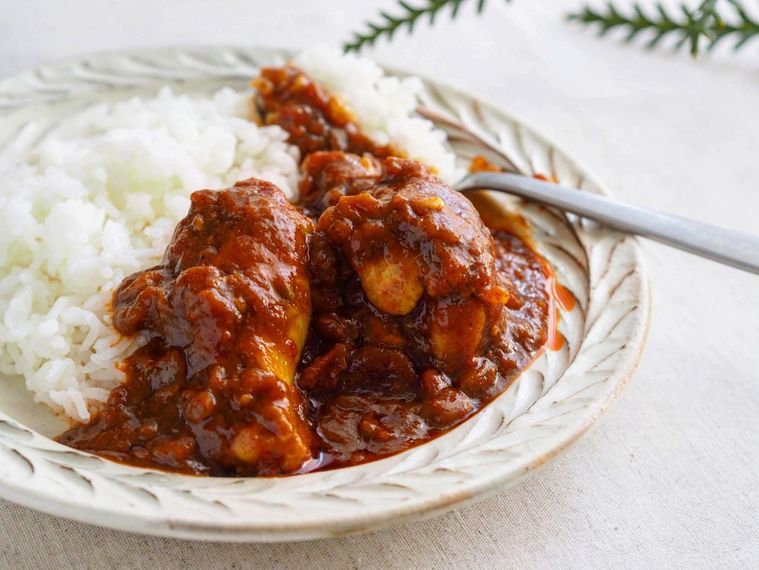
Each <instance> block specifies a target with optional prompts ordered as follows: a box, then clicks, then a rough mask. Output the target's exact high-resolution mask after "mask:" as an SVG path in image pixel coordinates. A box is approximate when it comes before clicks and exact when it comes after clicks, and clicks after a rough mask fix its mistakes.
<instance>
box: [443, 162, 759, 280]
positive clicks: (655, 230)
mask: <svg viewBox="0 0 759 570" xmlns="http://www.w3.org/2000/svg"><path fill="white" fill-rule="evenodd" d="M475 189H487V190H497V191H499V192H506V193H508V194H514V195H517V196H521V197H522V198H527V199H528V200H533V201H535V202H540V203H543V204H547V205H549V206H554V207H556V208H559V209H561V210H566V211H567V212H573V213H575V214H578V215H580V216H583V217H585V218H590V219H592V220H595V221H597V222H601V223H602V224H604V225H606V226H609V227H611V228H614V229H616V230H621V231H623V232H627V233H630V234H636V235H639V236H643V237H647V238H651V239H653V240H656V241H659V242H662V243H665V244H667V245H671V246H673V247H677V248H679V249H682V250H685V251H688V252H690V253H694V254H696V255H700V256H702V257H707V258H709V259H713V260H714V261H718V262H719V263H724V264H725V265H731V266H733V267H737V268H738V269H743V270H744V271H749V272H751V273H756V274H758V275H759V237H756V236H752V235H749V234H744V233H741V232H736V231H732V230H725V229H722V228H718V227H715V226H710V225H708V224H704V223H701V222H696V221H693V220H688V219H685V218H681V217H679V216H673V215H671V214H664V213H662V212H656V211H653V210H646V209H645V208H639V207H638V206H631V205H629V204H623V203H620V202H617V201H616V200H611V199H609V198H606V197H604V196H599V195H598V194H591V193H589V192H578V191H577V190H573V189H571V188H567V187H564V186H559V185H558V184H552V183H550V182H543V181H542V180H537V179H535V178H530V177H528V176H522V175H519V174H507V173H502V172H476V173H474V174H470V175H468V176H467V177H465V178H464V179H463V180H462V181H461V182H459V183H458V184H457V185H456V190H459V191H464V190H475Z"/></svg>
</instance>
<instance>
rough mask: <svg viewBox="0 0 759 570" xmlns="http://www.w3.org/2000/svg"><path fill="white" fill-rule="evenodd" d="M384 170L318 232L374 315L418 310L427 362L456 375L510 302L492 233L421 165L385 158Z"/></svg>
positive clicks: (343, 201)
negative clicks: (427, 346)
mask: <svg viewBox="0 0 759 570" xmlns="http://www.w3.org/2000/svg"><path fill="white" fill-rule="evenodd" d="M383 168H384V172H383V177H382V179H381V180H380V182H379V184H377V185H376V186H375V187H373V188H372V189H371V190H369V191H365V192H360V193H353V194H351V195H344V196H343V197H341V198H340V199H339V200H338V201H337V203H336V204H335V206H334V207H331V208H329V209H328V210H326V211H325V212H324V214H323V215H322V216H321V218H320V219H319V222H318V225H317V231H318V233H320V234H322V233H323V234H324V235H325V236H326V238H327V239H328V240H329V242H331V243H332V244H334V246H335V247H336V248H337V249H338V251H339V252H340V254H341V255H342V256H343V257H344V258H345V259H346V260H347V261H348V263H349V264H350V266H351V267H352V268H353V270H354V271H355V273H356V275H357V276H358V278H359V280H360V282H361V286H362V287H363V290H364V292H365V293H366V296H367V298H368V299H369V301H370V302H371V303H372V305H374V306H375V307H376V308H377V309H379V311H381V312H383V313H387V314H389V315H397V316H403V315H410V314H411V313H412V312H414V311H415V309H416V308H417V307H418V306H419V307H420V309H419V312H420V314H421V320H422V325H423V327H424V328H425V330H426V331H427V333H428V335H429V340H430V345H431V352H432V356H434V359H435V360H436V361H437V363H438V364H439V365H441V367H442V369H443V370H446V371H448V372H455V371H456V370H457V369H458V368H460V366H462V365H463V364H464V363H466V362H468V361H469V360H471V359H472V358H473V357H474V356H476V355H477V353H478V351H479V349H480V348H481V346H482V344H483V341H484V340H485V338H486V336H487V334H488V326H491V327H492V326H496V325H497V324H498V320H499V319H500V317H501V309H502V306H503V304H504V303H505V302H506V300H507V299H508V293H507V292H506V290H505V289H504V287H503V286H502V284H501V283H500V282H499V279H498V277H497V274H496V272H495V265H494V256H493V241H492V237H491V235H490V231H489V230H488V229H487V228H486V227H485V226H484V224H483V223H482V221H481V219H480V217H479V215H478V213H477V211H476V210H475V209H474V207H473V206H472V205H471V203H470V202H469V201H468V200H467V199H466V198H465V197H463V196H462V195H460V194H458V193H457V192H454V191H453V190H451V189H450V188H449V187H448V186H447V185H446V184H445V183H444V182H443V181H442V180H440V179H439V178H437V177H435V176H432V175H431V174H430V173H429V171H428V170H427V169H426V168H425V167H424V166H422V165H421V164H420V163H418V162H414V161H410V160H404V159H398V158H388V159H386V160H385V162H384V164H383ZM423 299H424V302H423V303H422V300H423Z"/></svg>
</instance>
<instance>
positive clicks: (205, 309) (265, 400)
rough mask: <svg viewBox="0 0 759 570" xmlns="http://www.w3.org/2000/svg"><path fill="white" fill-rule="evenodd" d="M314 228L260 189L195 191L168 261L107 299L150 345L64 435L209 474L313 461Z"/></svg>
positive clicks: (125, 327)
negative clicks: (305, 375)
mask: <svg viewBox="0 0 759 570" xmlns="http://www.w3.org/2000/svg"><path fill="white" fill-rule="evenodd" d="M312 230H313V224H312V222H311V221H310V220H309V219H308V218H306V217H305V216H303V215H302V214H300V213H299V212H298V211H297V209H296V208H295V207H293V206H291V205H290V204H289V203H288V202H287V200H286V199H285V196H284V194H283V193H282V192H281V191H280V190H279V189H278V188H277V187H276V186H274V185H272V184H270V183H268V182H264V181H261V180H255V179H251V180H248V181H245V182H240V183H238V184H236V185H235V186H234V187H233V188H230V189H228V190H223V191H211V190H203V191H199V192H195V193H194V194H193V195H192V206H191V208H190V212H189V214H188V215H187V217H186V218H184V219H183V220H182V221H181V222H180V223H179V225H178V226H177V229H176V231H175V233H174V236H173V238H172V241H171V243H170V245H169V246H168V248H167V250H166V254H165V256H164V260H163V263H162V264H161V265H160V266H158V267H154V268H152V269H149V270H146V271H143V272H140V273H136V274H134V275H132V276H130V277H128V278H127V279H125V280H124V282H123V283H122V284H121V286H120V287H119V288H118V290H117V291H116V293H115V295H114V325H115V327H116V329H117V330H118V331H119V332H121V333H122V334H125V335H134V334H137V333H140V334H143V335H145V336H147V337H148V338H149V342H148V344H147V345H146V346H145V347H144V348H142V349H140V350H139V351H138V352H137V353H135V355H133V356H132V357H130V358H129V359H127V361H126V363H125V368H126V372H127V381H126V382H125V384H124V385H123V386H122V387H120V388H119V389H118V390H116V391H115V392H114V395H113V396H112V398H111V400H110V401H109V402H108V404H107V405H106V407H105V409H104V410H103V411H102V412H101V413H100V414H99V415H97V416H96V417H95V419H94V420H93V421H92V422H91V423H90V424H88V425H86V426H79V427H76V428H74V429H73V430H70V431H69V432H68V433H67V434H64V436H63V437H62V439H61V440H62V441H64V442H65V443H68V444H69V445H73V446H74V447H78V448H80V449H89V450H95V451H98V452H101V454H103V453H102V452H106V454H107V453H108V452H110V453H111V454H116V456H118V453H127V452H129V453H131V454H132V455H133V456H135V457H138V459H139V456H140V455H142V456H143V459H144V462H145V464H158V465H161V466H164V467H169V468H173V469H177V470H181V471H191V472H202V473H211V474H238V475H253V474H275V473H283V472H284V473H288V472H292V471H296V470H297V469H299V468H300V467H301V466H302V465H303V464H304V463H306V462H307V461H308V460H309V459H311V457H312V453H311V440H312V434H311V430H310V428H309V426H308V424H307V423H306V421H305V420H304V419H303V408H304V406H305V404H304V402H303V397H302V395H301V393H300V391H299V389H298V388H297V387H296V386H295V384H294V375H295V369H296V366H297V365H298V362H299V359H300V353H301V350H302V348H303V345H304V343H305V340H306V335H307V332H308V326H309V321H310V316H311V300H310V284H309V278H308V273H307V236H308V234H309V233H311V232H312ZM167 358H168V360H167ZM135 450H137V452H135ZM140 450H142V451H140Z"/></svg>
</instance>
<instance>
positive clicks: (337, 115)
mask: <svg viewBox="0 0 759 570" xmlns="http://www.w3.org/2000/svg"><path fill="white" fill-rule="evenodd" d="M253 87H254V88H255V89H256V91H257V94H256V98H255V105H256V110H257V112H258V115H259V116H260V119H261V121H262V122H263V123H264V124H266V125H279V126H280V127H282V128H283V129H284V130H285V131H287V133H288V134H289V140H290V142H291V143H292V144H294V145H296V146H297V147H298V148H300V151H301V153H302V154H303V157H304V158H305V157H306V155H308V153H311V152H316V151H320V150H339V151H347V152H354V153H358V154H363V153H368V154H372V155H374V156H376V157H379V158H383V157H386V156H391V155H397V154H398V150H396V149H394V148H392V147H390V146H383V145H378V144H375V143H374V142H373V141H372V140H371V139H370V138H369V137H368V136H366V135H365V134H364V133H362V132H361V129H360V128H359V126H358V123H357V122H356V118H355V116H354V115H353V111H351V110H350V109H349V108H348V107H347V106H346V105H345V103H343V101H342V100H341V99H340V98H339V97H338V96H337V95H335V94H330V93H327V92H326V91H325V90H324V89H322V88H321V87H320V86H319V85H318V84H317V83H315V82H314V81H313V80H312V79H311V78H310V77H309V76H308V75H306V74H305V73H304V72H303V71H301V70H300V69H298V68H297V67H295V66H294V65H285V66H283V67H269V68H264V69H262V70H261V74H260V76H259V77H257V78H256V79H254V80H253Z"/></svg>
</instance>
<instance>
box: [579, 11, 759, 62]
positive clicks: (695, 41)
mask: <svg viewBox="0 0 759 570" xmlns="http://www.w3.org/2000/svg"><path fill="white" fill-rule="evenodd" d="M722 6H725V8H726V9H725V10H720V9H719V8H721V7H722ZM679 9H680V15H679V16H677V15H674V14H673V13H672V12H671V11H668V10H666V9H665V8H664V7H663V6H662V5H661V4H658V5H657V6H656V9H655V10H653V11H648V12H647V11H645V10H644V9H643V8H642V7H641V6H640V5H639V4H633V5H632V7H631V8H630V9H629V10H627V11H622V10H620V9H619V8H617V7H616V6H615V5H614V4H612V3H609V4H607V5H606V7H605V8H603V9H594V8H591V7H585V8H583V9H582V10H581V11H580V12H576V13H573V14H570V15H569V16H568V18H569V19H570V20H573V21H575V22H580V23H582V24H585V25H595V26H598V27H599V32H600V34H601V35H604V34H606V33H607V32H609V31H610V30H617V29H619V30H624V31H626V32H627V35H626V36H625V41H631V40H633V39H634V38H635V37H636V36H638V35H639V34H640V33H641V32H644V31H647V32H651V33H652V36H651V39H650V40H649V41H648V46H649V47H654V46H656V45H657V44H659V42H660V41H661V40H662V39H663V38H665V37H677V38H678V41H677V42H676V44H675V46H676V48H678V49H679V48H681V47H683V46H685V45H686V44H687V45H688V47H689V49H690V53H691V54H692V55H693V56H696V55H698V53H699V52H700V51H701V49H702V47H703V46H706V47H707V48H708V49H712V48H714V46H715V45H717V43H718V42H721V41H722V40H723V39H725V38H727V37H735V38H737V40H738V41H737V42H736V44H735V46H734V47H735V49H739V48H741V47H743V46H744V45H745V44H746V43H747V42H749V41H750V40H751V39H753V38H755V37H757V36H759V22H757V21H756V20H754V19H752V18H751V16H749V14H748V13H747V12H746V10H745V8H744V7H743V5H742V3H741V2H740V0H724V1H722V2H721V1H720V0H702V2H701V4H699V5H698V7H696V8H688V7H687V6H685V5H684V4H681V5H680V7H679Z"/></svg>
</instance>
